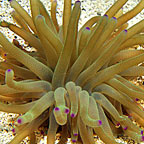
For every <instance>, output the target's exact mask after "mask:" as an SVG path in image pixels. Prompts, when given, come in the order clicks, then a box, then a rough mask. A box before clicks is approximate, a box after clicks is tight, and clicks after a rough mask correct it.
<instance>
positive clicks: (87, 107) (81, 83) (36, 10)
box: [0, 0, 144, 144]
mask: <svg viewBox="0 0 144 144" xmlns="http://www.w3.org/2000/svg"><path fill="white" fill-rule="evenodd" d="M9 2H10V5H11V7H13V8H14V10H15V11H13V13H12V16H13V18H14V19H15V20H16V21H17V24H18V25H15V24H12V23H9V22H6V21H1V22H0V26H1V27H7V28H9V29H10V30H11V31H13V32H14V33H16V34H17V35H19V36H20V37H21V38H23V39H24V40H25V41H26V42H27V43H28V44H29V45H30V46H31V47H33V48H35V51H33V52H29V51H27V50H25V49H23V47H22V46H21V44H20V43H19V42H18V41H17V40H16V39H14V40H13V42H12V43H11V42H10V41H9V40H8V39H7V38H6V37H5V36H4V35H3V34H2V33H0V44H1V47H0V52H1V57H2V58H3V61H2V62H1V64H0V78H1V80H0V83H1V85H0V100H1V102H0V111H4V112H8V113H17V114H21V115H20V116H19V117H18V118H17V119H16V121H15V127H14V129H13V132H15V133H16V135H15V137H14V139H13V140H12V141H11V142H10V144H19V143H20V142H21V141H22V140H23V139H24V138H25V137H27V136H29V138H30V141H31V143H36V139H35V137H36V135H35V133H34V132H35V131H36V130H37V129H38V128H39V127H46V129H47V144H53V143H54V142H55V136H56V134H57V133H60V134H61V137H60V141H59V144H64V143H65V142H66V141H67V138H71V140H72V142H73V143H75V142H82V143H84V144H94V143H95V141H94V137H93V135H94V134H96V135H98V136H99V137H100V138H101V140H102V141H103V142H105V143H107V144H115V143H117V142H116V140H115V138H116V136H118V135H121V134H122V135H123V134H125V135H127V136H129V137H130V138H132V139H134V140H135V141H136V142H141V141H144V136H143V130H142V128H140V127H139V126H138V125H136V124H134V123H133V120H136V122H137V124H139V125H140V126H141V127H142V126H144V111H143V108H142V106H141V105H140V104H138V103H137V101H138V100H144V90H143V89H141V88H140V87H138V86H136V85H135V84H134V83H132V82H131V81H129V79H130V78H131V79H134V78H136V77H138V76H141V75H143V74H144V67H143V65H142V63H143V61H144V51H143V50H137V49H134V48H133V46H134V45H142V44H144V34H143V33H142V32H143V31H144V20H142V21H140V22H139V23H137V24H135V25H134V26H132V27H130V28H129V29H127V26H128V24H127V22H128V21H129V20H130V19H131V18H133V17H135V16H136V15H137V14H138V13H139V12H140V11H141V10H142V9H143V8H144V0H141V1H140V2H139V4H137V6H136V7H135V8H133V9H132V10H130V11H129V12H127V13H126V14H122V13H121V8H122V6H123V5H124V4H125V3H126V2H127V0H118V1H117V2H116V3H115V4H114V5H113V6H112V7H111V8H110V9H109V10H108V11H107V12H106V13H105V14H104V15H103V16H95V17H92V18H91V19H90V20H88V21H87V22H86V23H85V24H84V25H83V26H82V27H81V28H80V30H78V23H79V18H80V13H81V8H80V5H81V2H80V1H76V2H75V4H74V7H73V9H72V8H71V0H64V11H63V23H62V25H61V26H59V25H58V22H57V18H56V5H57V1H56V0H53V1H52V3H51V16H50V15H49V13H48V12H47V11H46V8H45V7H44V5H43V4H42V2H41V1H40V0H30V7H31V15H32V16H30V15H29V14H28V13H27V12H26V11H25V10H24V9H23V8H22V7H21V6H20V5H19V3H18V2H17V1H15V0H9ZM126 29H127V30H126ZM140 64H141V65H140Z"/></svg>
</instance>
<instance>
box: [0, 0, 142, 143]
mask: <svg viewBox="0 0 144 144" xmlns="http://www.w3.org/2000/svg"><path fill="white" fill-rule="evenodd" d="M17 1H18V2H19V3H20V4H21V6H22V7H24V9H25V10H26V11H27V12H28V13H29V14H30V8H29V0H17ZM41 1H42V2H43V4H44V5H45V7H46V9H47V10H48V11H50V0H41ZM115 1H116V0H81V7H82V11H81V17H80V26H82V24H84V23H85V22H86V21H87V20H88V19H90V18H91V17H93V16H95V15H103V14H104V13H105V12H106V11H107V10H108V8H109V7H110V6H111V5H112V4H113V3H114V2H115ZM57 2H58V5H57V18H58V23H59V24H60V25H61V24H62V11H63V0H57ZM74 2H75V0H72V4H74ZM138 2H140V0H129V1H128V2H127V3H126V4H125V6H124V7H123V11H124V13H126V12H127V11H129V10H131V9H132V8H133V7H135V6H136V4H137V3H138ZM12 11H13V8H11V7H10V5H9V2H8V1H7V0H0V21H1V20H5V21H8V22H13V19H12V17H11V16H10V13H11V12H12ZM143 18H144V10H142V11H141V13H140V14H138V15H137V16H136V17H135V18H133V19H132V20H130V21H129V27H130V26H132V25H134V24H135V23H137V22H139V21H140V20H142V19H143ZM0 31H1V32H2V33H4V35H6V37H7V38H8V39H9V40H10V41H12V39H13V38H14V36H16V34H14V33H13V32H11V31H9V30H8V29H7V28H0ZM17 37H18V39H19V40H21V43H24V41H23V40H22V39H21V38H20V37H19V36H17ZM16 116H17V115H16V114H8V113H4V112H0V144H8V142H9V141H11V140H12V139H13V137H14V136H13V135H12V128H13V123H12V122H9V119H12V118H15V117H16ZM117 142H119V143H120V142H121V143H125V142H122V141H121V140H119V139H117ZM24 143H25V144H27V143H28V139H26V140H25V141H23V142H22V143H21V144H24ZM40 144H46V138H44V139H43V140H42V141H41V142H40Z"/></svg>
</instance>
